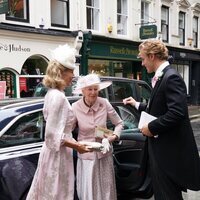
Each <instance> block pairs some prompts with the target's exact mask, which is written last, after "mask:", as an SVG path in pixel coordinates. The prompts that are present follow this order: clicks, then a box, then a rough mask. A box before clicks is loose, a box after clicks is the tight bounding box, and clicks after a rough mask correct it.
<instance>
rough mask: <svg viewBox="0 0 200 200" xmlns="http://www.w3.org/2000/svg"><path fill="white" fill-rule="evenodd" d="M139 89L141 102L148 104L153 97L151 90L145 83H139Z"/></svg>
mask: <svg viewBox="0 0 200 200" xmlns="http://www.w3.org/2000/svg"><path fill="white" fill-rule="evenodd" d="M137 89H138V90H139V99H138V100H139V101H140V102H143V103H148V100H149V98H150V96H151V89H150V87H148V85H146V84H143V83H139V82H138V83H137Z"/></svg>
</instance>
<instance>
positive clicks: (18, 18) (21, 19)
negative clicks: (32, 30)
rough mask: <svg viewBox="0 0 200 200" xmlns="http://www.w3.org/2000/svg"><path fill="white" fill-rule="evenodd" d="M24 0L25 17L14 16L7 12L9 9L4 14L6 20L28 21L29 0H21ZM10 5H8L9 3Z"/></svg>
mask: <svg viewBox="0 0 200 200" xmlns="http://www.w3.org/2000/svg"><path fill="white" fill-rule="evenodd" d="M23 1H24V2H26V11H25V13H26V16H27V17H26V18H20V17H15V16H11V15H10V14H9V11H8V13H7V14H6V16H5V18H6V20H10V21H16V22H25V23H29V22H30V16H29V14H30V13H29V0H23ZM9 7H10V5H9Z"/></svg>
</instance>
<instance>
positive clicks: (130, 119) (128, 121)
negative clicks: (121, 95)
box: [117, 106, 138, 129]
mask: <svg viewBox="0 0 200 200" xmlns="http://www.w3.org/2000/svg"><path fill="white" fill-rule="evenodd" d="M117 108H118V112H119V115H120V117H121V119H122V120H123V122H124V129H135V128H138V119H137V117H136V116H135V115H134V114H133V113H132V112H130V111H129V110H128V109H127V108H125V107H123V106H117Z"/></svg>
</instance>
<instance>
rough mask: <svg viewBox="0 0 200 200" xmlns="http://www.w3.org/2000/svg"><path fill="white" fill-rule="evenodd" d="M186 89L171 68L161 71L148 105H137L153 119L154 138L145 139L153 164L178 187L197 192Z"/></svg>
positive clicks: (199, 173)
mask: <svg viewBox="0 0 200 200" xmlns="http://www.w3.org/2000/svg"><path fill="white" fill-rule="evenodd" d="M186 97H187V92H186V86H185V83H184V81H183V79H182V77H181V76H180V75H179V74H178V73H177V72H176V70H174V69H173V68H172V67H170V66H167V67H166V68H165V69H164V73H163V76H162V77H161V78H160V80H158V81H157V83H156V85H155V87H154V89H153V90H152V95H151V98H150V101H149V105H144V104H140V107H139V110H140V111H142V110H146V111H147V112H148V113H150V114H151V115H154V116H156V117H157V119H156V120H154V121H152V122H150V123H149V130H150V131H151V133H153V134H154V135H158V138H154V137H149V138H148V145H151V147H152V152H149V153H153V154H154V155H155V158H156V162H157V163H158V165H159V166H160V168H161V169H162V170H163V171H164V172H165V173H166V174H167V175H168V176H169V177H170V178H171V179H172V180H173V181H174V182H176V183H177V184H178V185H179V186H181V187H183V188H187V189H191V190H199V189H200V159H199V155H198V150H197V146H196V143H195V139H194V135H193V131H192V128H191V124H190V120H189V116H188V107H187V99H186Z"/></svg>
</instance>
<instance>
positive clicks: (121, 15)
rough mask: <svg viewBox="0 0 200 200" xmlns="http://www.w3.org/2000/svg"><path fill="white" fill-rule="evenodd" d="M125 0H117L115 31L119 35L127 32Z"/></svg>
mask: <svg viewBox="0 0 200 200" xmlns="http://www.w3.org/2000/svg"><path fill="white" fill-rule="evenodd" d="M127 14H128V8H127V0H117V33H118V34H121V35H126V34H127V20H128V15H127Z"/></svg>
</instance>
